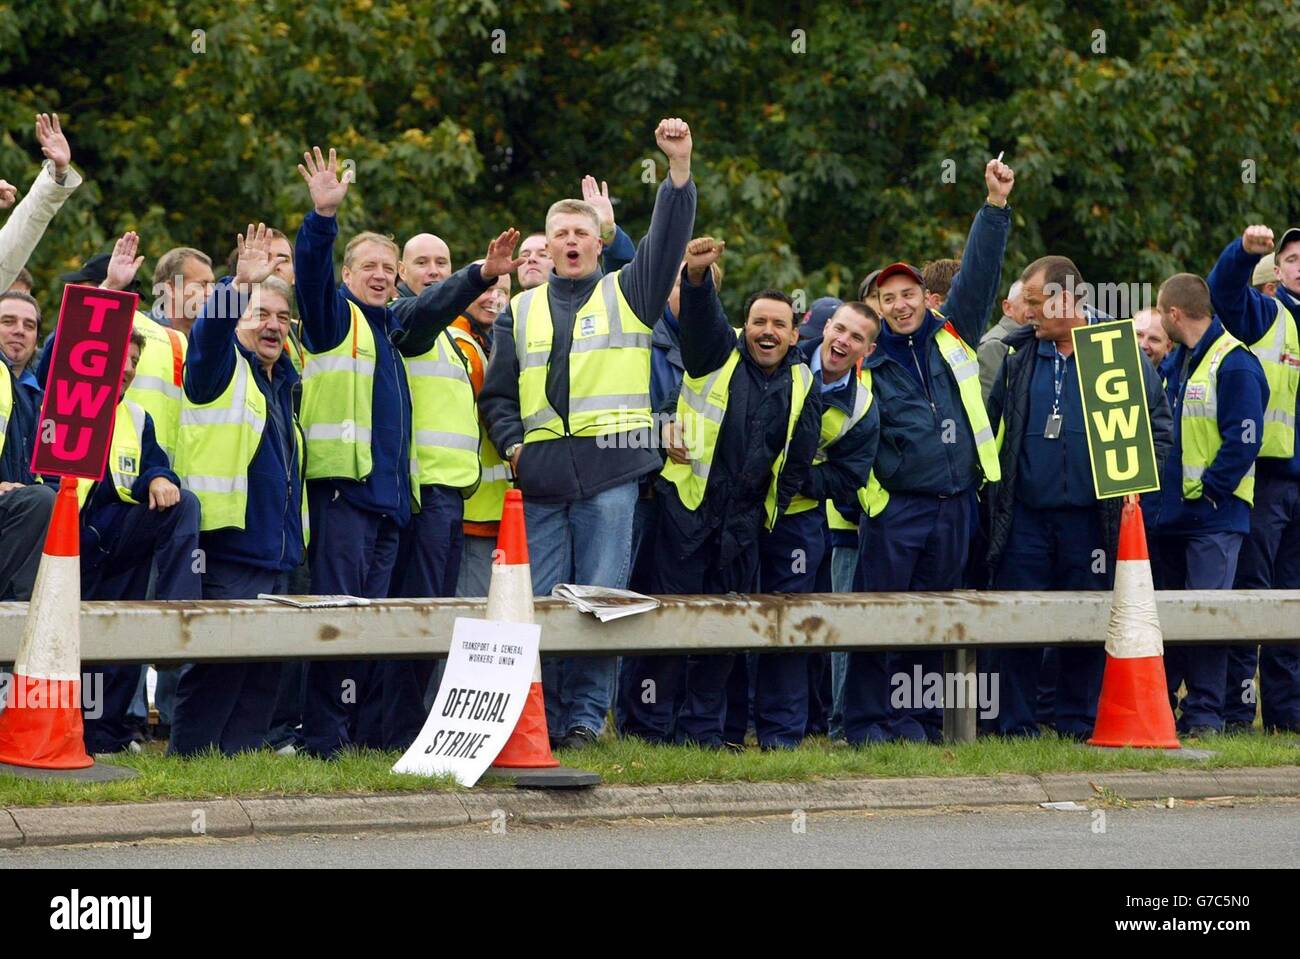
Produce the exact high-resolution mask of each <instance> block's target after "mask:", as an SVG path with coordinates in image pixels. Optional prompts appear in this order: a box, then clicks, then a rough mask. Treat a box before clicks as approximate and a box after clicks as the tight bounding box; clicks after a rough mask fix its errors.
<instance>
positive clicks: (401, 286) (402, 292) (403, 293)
mask: <svg viewBox="0 0 1300 959" xmlns="http://www.w3.org/2000/svg"><path fill="white" fill-rule="evenodd" d="M408 296H419V294H418V293H416V292H415V291H414V290H413V289H411V288H410V287H409V286H407V285H406V281H405V280H398V281H397V296H396V299H399V300H400V299H403V298H405V297H408Z"/></svg>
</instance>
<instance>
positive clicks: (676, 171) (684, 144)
mask: <svg viewBox="0 0 1300 959" xmlns="http://www.w3.org/2000/svg"><path fill="white" fill-rule="evenodd" d="M655 143H656V144H658V146H659V149H660V150H663V151H664V156H666V157H668V173H669V175H670V176H671V177H672V179H673V184H674V185H675V186H678V187H682V186H685V185H686V181H687V180H689V179H690V176H691V151H692V150H693V149H694V143H693V141H692V140H691V128H690V127H689V126H688V125H687V124H686V121H685V120H683V119H681V118H680V117H665V118H664V119H662V120H660V121H659V126H657V127H655Z"/></svg>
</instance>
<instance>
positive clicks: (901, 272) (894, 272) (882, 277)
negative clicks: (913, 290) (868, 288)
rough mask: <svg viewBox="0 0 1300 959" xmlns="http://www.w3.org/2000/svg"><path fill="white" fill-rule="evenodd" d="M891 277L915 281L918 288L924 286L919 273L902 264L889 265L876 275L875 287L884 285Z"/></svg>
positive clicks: (909, 265)
mask: <svg viewBox="0 0 1300 959" xmlns="http://www.w3.org/2000/svg"><path fill="white" fill-rule="evenodd" d="M891 276H908V277H911V278H912V279H913V280H916V282H917V285H918V286H921V287H924V286H925V280H924V279H923V278H922V277H921V271H920V270H918V269H917V268H916V267H914V266H912V265H911V264H910V263H902V262H899V263H891V264H889V266H887V267H885V268H884V269H883V270H881V271H880V272H879V273H877V274H876V283H875V285H876V286H880V284H881V283H884V282H885V281H886V280H887V279H889V278H890V277H891Z"/></svg>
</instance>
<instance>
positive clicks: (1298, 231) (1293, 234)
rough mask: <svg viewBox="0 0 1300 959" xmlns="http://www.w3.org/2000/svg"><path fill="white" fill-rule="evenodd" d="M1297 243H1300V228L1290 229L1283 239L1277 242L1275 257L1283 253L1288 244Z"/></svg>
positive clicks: (1283, 235)
mask: <svg viewBox="0 0 1300 959" xmlns="http://www.w3.org/2000/svg"><path fill="white" fill-rule="evenodd" d="M1297 242H1300V226H1293V227H1290V228H1289V229H1288V230H1287V231H1286V232H1285V233H1283V234H1282V239H1280V240H1278V241H1277V247H1276V249H1274V251H1273V253H1274V254H1275V255H1276V254H1278V253H1281V252H1282V250H1283V249H1284V248H1285V247H1286V245H1287V244H1288V243H1297Z"/></svg>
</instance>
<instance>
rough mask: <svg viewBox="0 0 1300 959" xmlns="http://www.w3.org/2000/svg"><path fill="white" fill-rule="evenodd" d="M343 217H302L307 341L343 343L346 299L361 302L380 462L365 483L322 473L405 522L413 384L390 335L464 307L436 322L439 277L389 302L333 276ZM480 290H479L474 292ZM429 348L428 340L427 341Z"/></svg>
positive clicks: (316, 349)
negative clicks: (363, 297)
mask: <svg viewBox="0 0 1300 959" xmlns="http://www.w3.org/2000/svg"><path fill="white" fill-rule="evenodd" d="M337 235H338V221H337V220H336V218H335V217H332V216H320V215H319V214H318V213H316V211H315V210H313V211H311V212H309V213H308V214H307V216H306V217H304V218H303V221H302V227H301V228H300V229H299V230H298V236H297V239H296V241H295V244H294V272H295V275H296V278H297V284H296V286H295V292H296V293H297V299H298V311H299V314H300V315H301V317H302V327H301V329H302V340H303V345H304V346H305V347H306V348H307V349H308V350H310V351H311V352H313V353H324V352H326V351H327V350H332V349H333V348H334V347H336V346H338V345H339V344H340V343H342V342H343V339H344V337H346V336H347V335H348V331H349V329H351V324H352V319H351V312H350V310H349V308H348V303H349V302H352V303H355V304H356V305H357V306H358V307H360V308H361V313H362V315H363V316H364V317H365V318H366V322H368V323H369V324H370V331H371V333H372V334H373V335H374V339H375V389H374V403H373V406H372V408H371V432H370V455H371V460H372V462H373V464H374V466H373V468H372V470H371V472H370V475H369V476H367V477H366V478H365V479H364V480H362V481H361V482H354V481H352V480H343V479H331V480H322V481H321V482H327V483H331V484H333V485H334V486H335V487H336V488H337V489H338V490H339V492H340V494H341V495H342V496H343V498H344V499H346V500H347V501H348V502H349V503H350V504H351V505H353V506H354V507H356V508H357V509H362V510H366V511H367V512H371V513H382V514H385V515H387V516H389V517H390V518H391V519H392V520H393V521H394V522H395V523H397V524H398V525H399V526H405V525H406V524H407V523H408V522H409V521H410V518H411V459H410V458H411V388H410V386H409V384H408V383H407V381H406V368H405V367H404V366H403V365H402V360H401V357H399V356H398V351H397V349H395V348H394V347H393V344H392V343H391V342H390V341H389V340H390V337H391V336H392V335H393V334H394V333H396V332H397V331H398V330H401V329H403V328H405V330H406V331H407V333H408V335H410V334H411V333H412V332H413V331H415V330H417V329H423V328H424V327H426V326H428V327H432V329H431V333H432V334H436V333H438V332H440V331H441V329H442V327H446V326H447V325H448V324H449V323H451V322H452V320H454V319H455V318H456V316H457V314H458V312H459V311H457V312H454V313H451V315H450V316H446V317H445V322H443V323H442V327H437V326H436V323H437V322H438V314H435V312H434V307H435V305H436V304H437V303H439V302H440V299H439V298H440V296H446V294H447V292H448V291H443V290H442V289H441V288H442V287H444V286H445V284H443V283H434V284H432V285H430V286H429V287H427V288H425V289H424V290H422V291H421V292H420V295H419V296H417V297H414V299H413V301H410V300H398V301H396V302H395V303H394V304H393V305H392V306H391V307H388V306H366V305H365V304H364V303H362V302H360V301H359V300H358V299H357V298H356V297H354V296H353V295H352V293H351V291H350V290H348V289H347V287H345V286H342V285H336V284H335V282H334V239H335V237H336V236H337ZM462 272H463V273H465V274H466V275H467V276H472V277H475V278H477V280H478V283H479V284H481V286H480V287H479V289H478V292H479V293H482V292H483V290H486V289H487V284H486V283H484V282H483V280H482V275H481V273H480V272H479V269H478V267H477V266H470V267H467V268H466V270H465V271H462ZM476 295H477V294H476ZM426 349H427V347H426Z"/></svg>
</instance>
